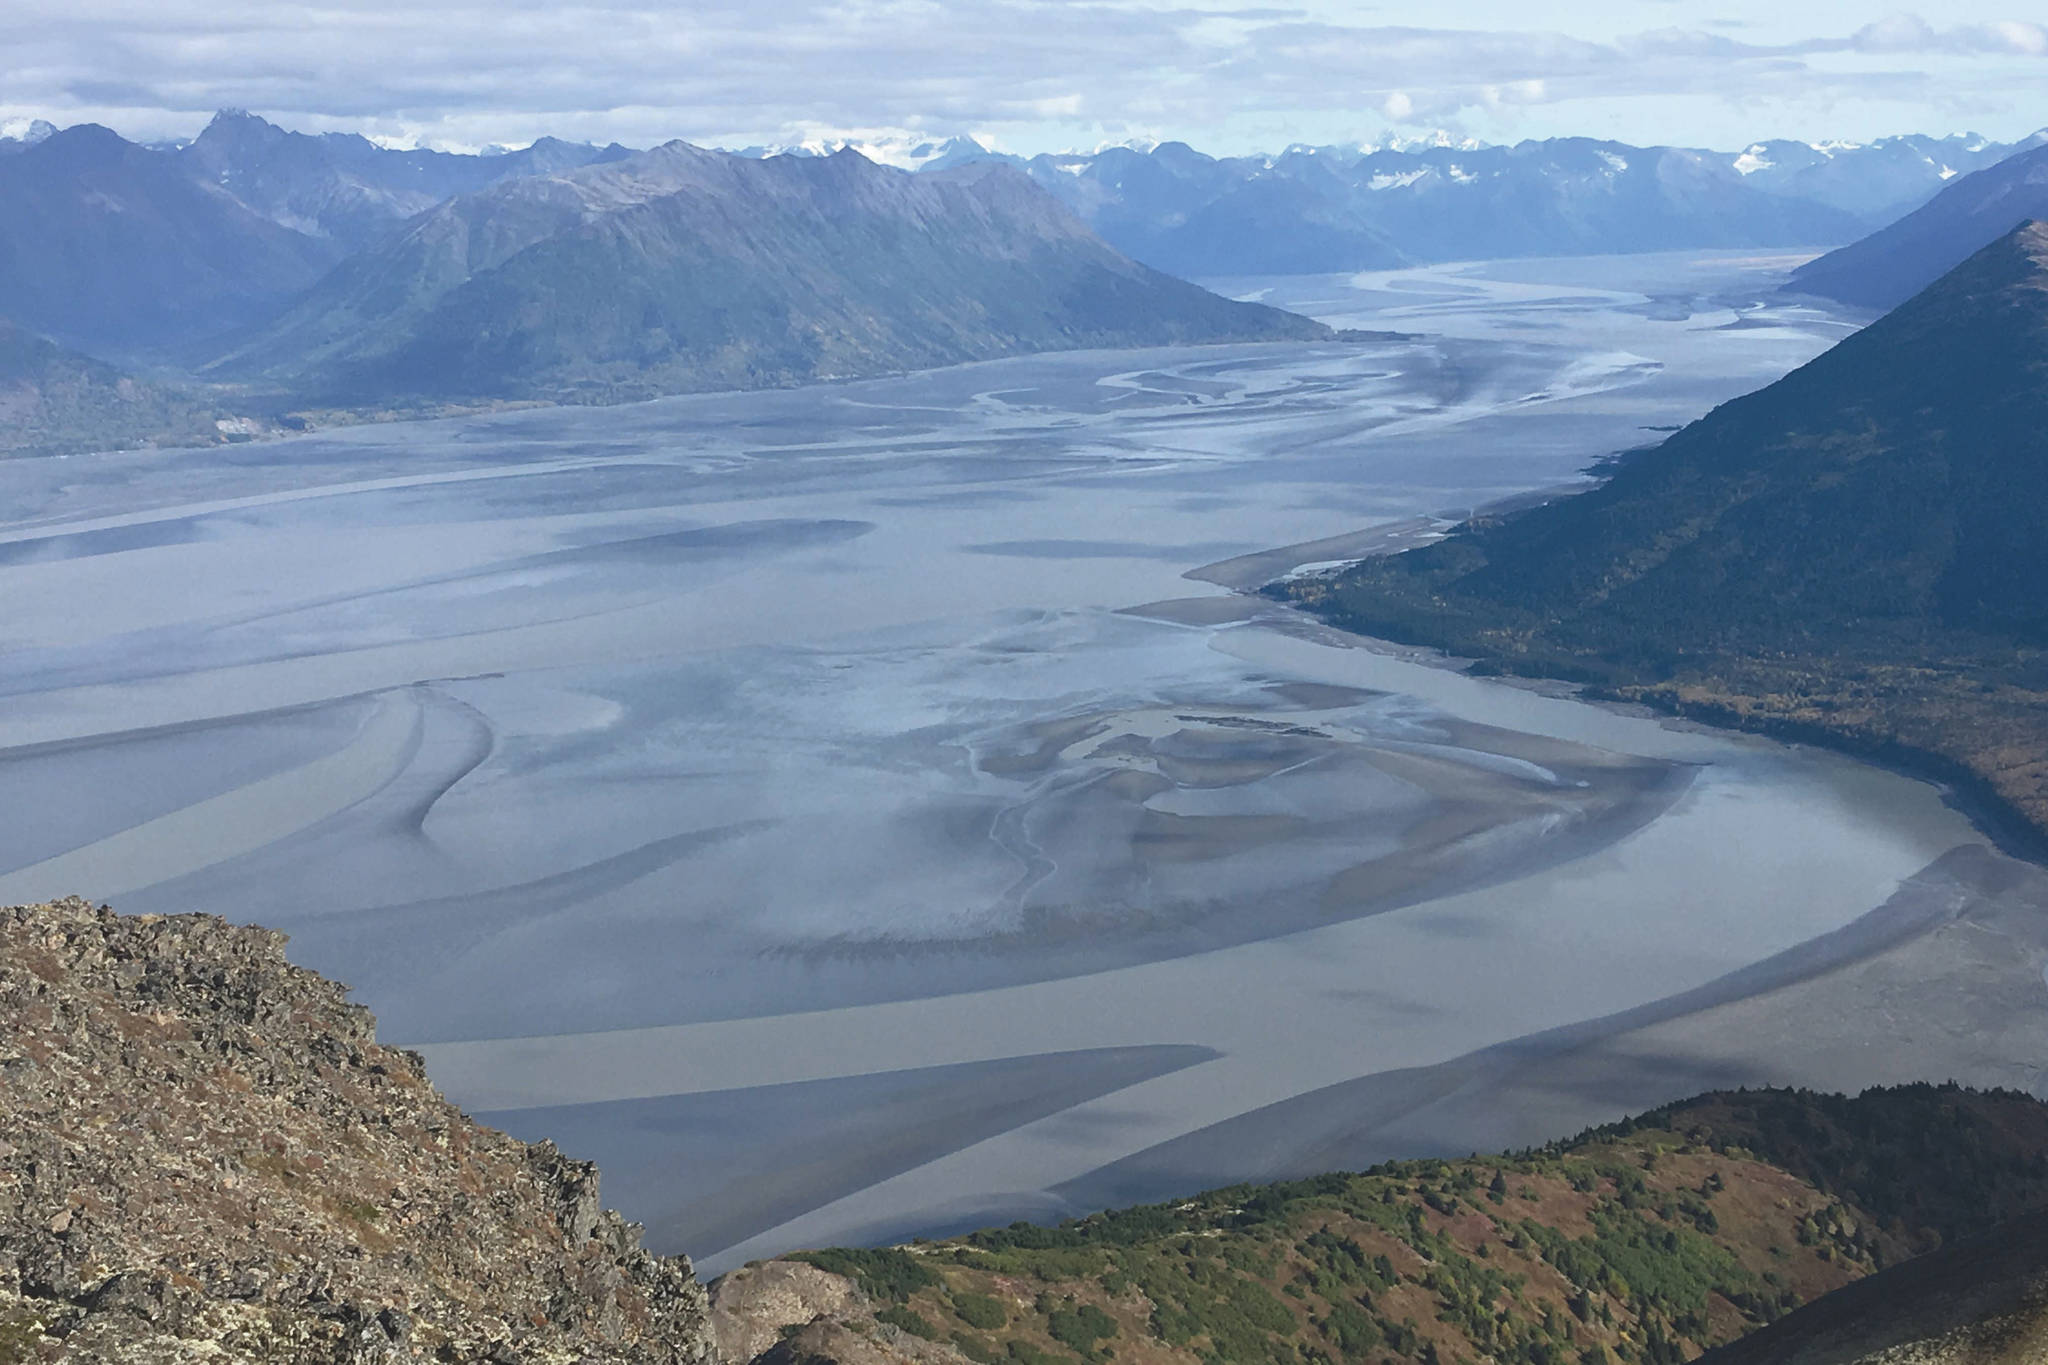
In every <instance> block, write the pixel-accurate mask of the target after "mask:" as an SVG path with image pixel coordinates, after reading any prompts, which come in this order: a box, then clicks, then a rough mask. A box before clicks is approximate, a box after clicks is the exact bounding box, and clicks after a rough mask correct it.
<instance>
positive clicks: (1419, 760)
mask: <svg viewBox="0 0 2048 1365" xmlns="http://www.w3.org/2000/svg"><path fill="white" fill-rule="evenodd" d="M1798 259H1801V258H1800V257H1793V258H1790V259H1786V258H1780V257H1774V256H1766V257H1761V258H1760V257H1758V256H1757V255H1756V254H1755V253H1718V254H1716V253H1681V254H1673V255H1664V256H1653V257H1626V258H1611V259H1586V258H1579V259H1574V260H1569V261H1560V262H1526V261H1525V262H1513V263H1501V264H1490V265H1464V266H1447V267H1434V268H1430V269H1426V270H1414V271H1393V272H1379V273H1374V274H1368V275H1357V276H1353V275H1343V276H1326V277H1288V278H1274V279H1249V280H1230V281H1220V282H1215V283H1216V285H1217V287H1218V288H1219V289H1220V290H1221V291H1222V292H1224V293H1225V294H1227V295H1231V296H1235V297H1240V298H1250V297H1254V296H1256V297H1257V298H1258V299H1259V300H1260V301H1262V302H1266V303H1269V304H1275V305H1279V306H1283V307H1289V308H1293V309H1296V310H1298V311H1301V312H1305V313H1308V314H1310V315H1311V316H1314V317H1316V318H1318V319H1320V320H1322V321H1324V322H1326V323H1328V324H1329V325H1331V326H1333V327H1342V328H1355V329H1360V330H1361V331H1363V332H1370V333H1374V334H1376V335H1377V337H1378V339H1376V340H1360V341H1305V342H1289V343H1268V344H1239V345H1229V346H1210V347H1188V348H1178V349H1158V350H1152V351H1139V352H1070V353H1064V354H1057V355H1047V356H1038V357H1028V358H1019V359H1008V360H999V361H992V362H988V363H984V364H977V365H970V366H963V367H955V368H952V369H945V370H937V371H930V372H926V373H922V374H916V375H909V376H902V377H896V378H889V379H880V380H868V381H861V382H855V383H846V384H836V385H815V386H810V387H806V388H800V389H792V390H782V391H771V392H757V393H743V394H710V395H696V396H690V397H683V398H674V399H666V400H661V401H657V402H653V403H647V404H640V405H633V406H627V407H617V408H608V409H602V410H588V409H550V410H533V411H524V412H515V413H504V414H498V415H492V416H485V417H470V418H462V419H454V420H448V421H441V422H429V423H402V424H392V425H388V426H382V427H366V428H357V429H351V430H348V431H341V432H331V433H321V434H316V435H312V436H306V437H300V438H293V439H290V440H285V441H281V442H276V443H265V444H260V445H243V446H232V447H224V448H216V449H211V450H202V451H188V452H176V453H169V452H156V453H131V454H112V455H99V456H90V457H85V456H78V457H71V458H68V459H49V460H36V461H17V462H12V463H8V464H4V465H0V492H4V495H5V502H6V505H7V506H8V507H9V508H10V509H12V515H11V516H10V519H9V520H8V521H7V523H6V524H5V525H4V526H0V585H4V587H5V590H6V592H7V594H8V600H9V602H10V608H11V610H10V612H9V613H8V616H7V619H6V621H5V624H4V627H0V629H4V632H5V646H4V652H0V695H4V696H5V698H6V708H5V713H4V717H0V746H4V748H0V765H4V766H5V768H6V770H7V774H8V777H9V780H8V781H7V782H6V784H5V786H4V788H0V790H4V792H5V794H6V798H5V799H6V800H7V802H8V803H9V807H8V809H7V811H6V813H5V814H6V819H5V822H4V828H5V830H6V833H5V836H4V837H5V841H6V842H5V844H4V846H0V893H4V894H0V900H6V901H9V902H15V901H27V900H34V899H42V898H48V897H53V896H57V895H62V894H65V893H67V892H69V891H72V890H86V889H89V890H90V891H91V892H92V894H95V895H99V896H103V897H107V898H115V897H118V903H119V904H120V906H121V908H122V909H124V910H128V911H147V910H156V909H182V908H185V907H188V906H192V905H205V906H206V907H208V908H209V909H211V910H214V911H216V912H219V913H223V914H226V915H228V916H230V917H231V918H234V919H237V920H242V921H249V922H261V923H265V924H269V925H274V926H276V927H279V928H283V929H286V930H287V931H289V932H290V933H291V934H292V936H293V947H292V953H293V956H294V960H296V961H299V962H302V963H303V964H305V965H308V966H312V967H315V968H317V969H318V970H320V971H322V972H325V973H327V974H329V975H332V976H335V977H338V978H340V979H342V980H344V981H346V982H348V983H349V984H350V985H351V986H352V987H354V989H355V991H356V996H357V998H358V999H360V1000H362V1001H363V1002H364V1003H367V1004H369V1005H371V1006H372V1007H373V1008H375V1009H376V1011H377V1012H378V1014H379V1016H380V1017H381V1018H382V1020H383V1021H384V1029H385V1033H386V1036H388V1037H389V1038H391V1039H392V1040H393V1041H394V1042H397V1043H401V1044H405V1045H408V1046H416V1047H419V1048H420V1049H421V1050H422V1051H424V1052H425V1053H426V1055H427V1056H428V1058H429V1069H430V1073H431V1074H432V1076H433V1077H434V1079H435V1080H436V1082H437V1083H438V1084H440V1085H442V1086H443V1087H444V1088H445V1089H446V1090H447V1091H448V1092H449V1093H450V1095H451V1097H452V1098H454V1099H455V1100H456V1102H458V1103H460V1104H462V1105H463V1106H464V1107H465V1108H468V1109H470V1110H472V1111H475V1112H478V1113H480V1114H481V1115H482V1116H484V1117H485V1118H486V1119H487V1120H488V1121H489V1122H491V1123H493V1124H495V1125H497V1126H500V1127H503V1128H505V1129H507V1130H509V1131H511V1132H513V1133H514V1134H515V1135H517V1136H520V1137H524V1138H529V1139H533V1138H540V1137H552V1138H554V1139H556V1140H557V1141H559V1142H561V1143H562V1144H563V1146H564V1147H565V1148H566V1149H567V1150H570V1151H572V1152H574V1153H575V1154H576V1155H579V1156H583V1157H589V1158H595V1159H597V1160H599V1161H600V1162H601V1164H602V1165H603V1167H604V1169H605V1172H606V1178H607V1190H608V1192H609V1194H610V1196H611V1198H612V1200H613V1201H614V1202H617V1203H618V1204H619V1205H620V1206H621V1207H622V1208H623V1209H624V1211H625V1212H626V1213H627V1215H628V1216H629V1217H632V1218H635V1219H638V1220H641V1221H644V1222H645V1223H647V1224H648V1227H649V1240H650V1243H651V1244H652V1245H653V1246H654V1247H655V1248H656V1249H657V1250H671V1249H685V1250H688V1251H689V1252H690V1253H691V1254H692V1255H693V1256H694V1257H695V1258H697V1260H698V1262H699V1264H700V1265H701V1266H703V1267H705V1268H706V1269H707V1270H708V1271H710V1272H714V1273H715V1272H716V1271H718V1270H720V1269H722V1268H725V1267H727V1266H730V1265H733V1264H737V1263H739V1262H740V1261H742V1260H745V1259H748V1258H750V1257H754V1256H759V1255H764V1254H773V1253H776V1252H780V1251H783V1250H787V1249H789V1248H792V1247H796V1246H803V1245H820V1244H826V1243H833V1242H846V1241H874V1240H886V1239H893V1238H897V1237H903V1236H909V1235H913V1234H921V1233H935V1232H941V1231H953V1230H959V1229H963V1228H967V1227H973V1226H980V1225H983V1224H987V1223H992V1222H1005V1221H1008V1220H1009V1219H1011V1218H1014V1217H1032V1218H1048V1217H1058V1216H1062V1215H1065V1214H1069V1213H1076V1212H1085V1211H1088V1210H1091V1209H1095V1208H1100V1207H1106V1206H1109V1205H1113V1204H1118V1203H1127V1202H1130V1201H1132V1200H1134V1199H1150V1198H1157V1197H1163V1196H1165V1195H1167V1194H1172V1193H1177V1192H1181V1191H1185V1190H1187V1189H1192V1188H1199V1187H1201V1186H1204V1185H1213V1184H1217V1183H1223V1182H1226V1181H1233V1180H1241V1179H1253V1178H1273V1177H1279V1176H1289V1175H1304V1174H1309V1173H1311V1172H1314V1171H1320V1170H1323V1169H1327V1168H1329V1167H1332V1166H1339V1165H1348V1166H1356V1165H1363V1164H1370V1163H1371V1162H1373V1161H1377V1160H1381V1159H1385V1158H1388V1157H1393V1156H1413V1155H1422V1154H1430V1153H1451V1152H1454V1153H1463V1152H1468V1151H1472V1150H1475V1149H1487V1148H1491V1147H1497V1146H1503V1145H1513V1144H1519V1143H1527V1142H1537V1141H1542V1140H1546V1139H1547V1138H1549V1137H1551V1136H1554V1135H1555V1134H1557V1133H1559V1132H1565V1131H1570V1130H1572V1129H1574V1128H1577V1127H1582V1126H1584V1125H1586V1124H1589V1123H1593V1122H1599V1121H1605V1120H1607V1119H1611V1118H1614V1117H1618V1116H1619V1115H1621V1114H1622V1113H1625V1112H1631V1111H1634V1110H1639V1109H1641V1108H1644V1107H1647V1106H1650V1105H1654V1104H1658V1103H1662V1102H1665V1101H1667V1100H1671V1099H1676V1098H1679V1097H1680V1096H1682V1095H1686V1094H1690V1093H1693V1092H1695V1091H1697V1090H1700V1089H1702V1088H1706V1087H1707V1086H1710V1085H1728V1084H1741V1083H1763V1082H1771V1083H1781V1084H1784V1083H1796V1084H1808V1085H1826V1086H1829V1087H1842V1086H1848V1087H1855V1086H1859V1085H1863V1084H1872V1083H1878V1082H1883V1081H1902V1080H1910V1079H1917V1078H1921V1077H1924V1076H1928V1075H1943V1076H1949V1075H1953V1076H1955V1077H1957V1078H1958V1079H1964V1080H1969V1081H1972V1082H1976V1083H1980V1084H2003V1085H2009V1086H2014V1087H2017V1088H2028V1087H2030V1086H2032V1085H2034V1084H2035V1083H2036V1081H2037V1079H2038V1069H2037V1066H2036V1064H2035V1063H2034V1062H2033V1061H2031V1060H2030V1059H2031V1058H2034V1057H2037V1056H2038V1055H2039V1051H2038V1043H2039V1037H2038V1035H2039V1034H2040V1032H2041V1030H2042V1028H2043V1027H2044V1025H2048V996H2044V995H2043V992H2042V988H2041V984H2040V978H2039V973H2038V966H2037V965H2030V964H2036V963H2037V962H2038V960H2039V955H2044V954H2048V945H2035V944H2033V943H2032V941H2031V940H2028V939H2025V937H2024V936H2025V935H2027V934H2029V933H2038V931H2037V930H2034V929H2033V928H2032V924H2033V919H2034V914H2033V912H2032V911H2031V910H2030V909H2029V907H2038V905H2039V904H2041V903H2042V902H2041V895H2042V893H2041V887H2040V881H2041V879H2040V877H2039V874H2037V873H2036V872H2034V871H2033V870H2032V869H2030V868H2028V867H2026V866H2025V865H2023V864H2018V863H2014V862H2012V861H2011V860H2009V859H2005V858H2003V857H2001V856H2000V855H1997V854H1995V853H1993V852H1991V851H1989V850H1988V849H1985V848H1983V847H1982V843H1983V840H1982V837H1981V836H1980V835H1979V834H1978V833H1977V832H1976V831H1975V830H1973V829H1972V827H1971V826H1970V824H1969V822H1968V821H1967V820H1966V819H1965V818H1964V817H1963V816H1962V815H1960V814H1958V813H1957V812H1956V811H1954V810H1952V809H1950V808H1948V807H1947V806H1945V805H1944V804H1943V802H1942V800H1941V797H1940V794H1939V793H1938V792H1937V791H1936V790H1935V789H1934V788H1932V787H1930V786H1927V785H1925V784H1923V783H1919V782H1915V781H1912V780H1909V779H1907V778H1904V777H1900V776H1897V775H1894V774H1891V773H1888V772H1885V771H1882V770H1879V769H1875V768H1871V767H1867V766H1863V765H1859V764H1857V763H1854V762H1852V761H1849V760H1847V759H1843V758H1840V757H1837V756H1833V755H1830V754H1826V753H1820V752H1814V751H1810V750H1805V749H1799V748H1791V747H1787V746H1783V745H1780V744H1776V743H1772V742H1770V741H1766V740H1761V739H1748V738H1742V737H1737V736H1729V735H1723V734H1717V733H1712V732H1707V731H1701V730H1697V729H1691V728H1685V727H1674V726H1671V725H1667V724H1664V723H1662V722H1659V721H1658V720H1656V719H1655V718H1653V717H1650V716H1647V715H1641V714H1632V713H1627V712H1621V711H1616V710H1612V709H1603V708H1600V707H1595V706H1591V705H1588V704H1585V703H1583V702H1579V701H1576V700H1573V699H1571V698H1569V697H1568V696H1564V695H1560V694H1554V693H1550V692H1546V691H1543V690H1540V689H1531V688H1527V687H1517V686H1510V685H1507V684H1504V683H1500V682H1493V681H1486V680H1480V679H1475V678H1470V677H1465V676H1462V675H1460V674H1458V673H1456V672H1453V671H1448V670H1446V669H1444V668H1441V667H1438V666H1436V665H1435V664H1434V663H1433V662H1432V661H1431V660H1430V659H1429V658H1427V657H1426V656H1424V655H1421V654H1419V653H1410V652H1401V651H1395V652H1381V651H1378V650H1374V649H1367V648H1362V647H1359V644H1358V642H1357V641H1356V640H1354V639H1348V638H1346V637H1342V636H1339V635H1336V634H1335V633H1333V632H1330V631H1327V630H1326V629H1324V628H1322V627H1320V626H1318V625H1316V624H1315V623H1313V622H1312V621H1310V620H1308V619H1307V618H1305V617H1302V616H1300V615H1298V614H1296V613H1294V612H1293V611H1291V610H1289V609H1287V608H1285V607H1283V606H1281V605H1279V604H1276V603H1271V602H1264V601H1261V600H1259V599H1256V598H1251V597H1245V596H1241V595H1237V594H1234V593H1232V592H1229V591H1227V590H1226V589H1225V588H1224V587H1222V586H1221V584H1222V583H1234V584H1237V585H1238V586H1242V587H1247V588H1248V587H1255V586H1257V584H1258V582H1260V581H1263V579H1264V578H1265V577H1271V576H1279V575H1280V574H1283V573H1284V572H1286V570H1287V569H1288V568H1290V567H1293V566H1295V565H1300V564H1313V563H1317V562H1321V561H1326V560H1331V559H1343V558H1349V557H1352V556H1355V555H1356V554H1357V553H1360V552H1361V551H1360V550H1359V549H1358V548H1356V547H1357V545H1358V544H1360V543H1362V542H1364V541H1370V540H1372V539H1373V538H1375V537H1378V538H1381V539H1385V538H1388V537H1393V538H1396V539H1405V540H1406V541H1407V542H1417V541H1422V540H1427V539H1428V538H1430V537H1432V536H1434V535H1436V534H1438V533H1439V532H1440V531H1441V530H1442V529H1444V528H1445V527H1447V526H1448V524H1449V519H1451V518H1456V517H1461V516H1464V515H1467V514H1469V513H1470V512H1471V511H1472V510H1474V509H1476V508H1481V507H1486V506H1490V505H1494V504H1497V503H1499V502H1501V501H1502V500H1503V499H1512V498H1517V497H1521V496H1525V495H1527V494H1529V493H1530V492H1531V491H1532V490H1544V489H1556V488H1560V487H1567V486H1576V485H1578V484H1580V483H1582V482H1583V480H1584V474H1583V470H1584V468H1585V466H1586V465H1587V464H1588V462H1589V460H1591V459H1594V458H1597V457H1599V456H1601V455H1603V454H1608V453H1613V452H1618V451H1621V450H1624V449H1628V448H1630V447H1632V446H1637V445H1641V444H1645V443H1647V442H1649V441H1653V440H1655V439H1658V437H1659V434H1660V433H1661V431H1662V430H1663V429H1665V428H1668V427H1671V426H1675V425H1678V424H1680V423H1683V422H1686V421H1689V420H1691V419H1693V418H1695V417H1698V416H1699V415H1701V414H1702V413H1704V412H1706V411H1707V410H1708V409H1710V408H1712V407H1713V406H1715V405H1716V404H1718V403H1721V402H1723V401H1725V400H1727V399H1729V398H1732V397H1734V396H1736V395H1738V394H1741V393H1744V392H1747V391H1749V390H1752V389H1755V388H1757V387H1758V386H1760V385H1762V384H1764V383H1767V382H1769V381H1770V380H1772V379H1774V378H1776V377H1777V376H1779V375H1781V374H1783V373H1784V372H1786V371H1788V370H1790V369H1792V368H1793V367H1795V366H1797V365H1799V364H1801V363H1803V362H1805V361H1806V360H1809V359H1811V358H1812V357H1813V356H1814V355H1816V354H1818V353H1819V352H1820V351H1822V350H1823V349H1825V348H1826V347H1827V346H1828V345H1829V344H1831V343H1832V342H1833V341H1835V340H1836V339H1838V338H1839V337H1841V336H1843V335H1845V334H1846V333H1848V332H1849V331H1851V330H1853V326H1854V324H1853V322H1852V321H1850V320H1847V319H1845V318H1842V317H1838V316H1836V315H1834V314H1832V313H1829V312H1827V311H1825V310H1823V309H1820V308H1817V307H1813V306H1808V305H1807V304H1804V303H1801V302H1797V301H1784V300H1779V299H1776V298H1775V297H1774V294H1773V291H1774V290H1775V289H1776V287H1777V284H1778V283H1779V282H1780V281H1781V280H1782V278H1783V275H1784V272H1785V270H1787V269H1788V268H1789V267H1790V266H1791V265H1792V264H1794V263H1796V261H1797V260H1798ZM1290 545H1295V546H1300V547H1301V548H1300V549H1299V550H1298V551H1295V552H1292V553H1291V554H1290V552H1288V551H1285V550H1276V549H1275V547H1284V546H1290ZM1333 546H1335V547H1336V548H1333ZM1346 547H1349V548H1346ZM1247 557H1251V558H1250V559H1247ZM1247 565H1255V566H1256V567H1257V572H1256V573H1252V572H1251V571H1250V569H1248V568H1247ZM1233 566H1235V567H1233ZM1247 573H1249V574H1250V576H1249V577H1246V576H1245V575H1246V574H1247ZM88 883H89V885H88ZM1999 935H2003V936H2005V937H2004V939H2003V942H2005V943H2006V944H2007V945H2010V943H2011V942H2012V941H2013V938H2014V936H2019V937H2020V938H2021V939H2022V941H2023V942H2026V943H2027V944H2028V946H2027V949H2026V951H2025V952H2024V953H2021V954H2019V955H2018V958H2017V960H2015V958H2014V956H2013V955H2012V954H2011V953H2010V952H2008V953H2006V954H2005V955H2004V956H2003V957H2001V958H1997V960H1995V961H1992V960H1988V959H1989V958H1990V957H1991V956H1993V955H1992V954H1991V953H1990V950H1989V949H1988V948H1987V947H1986V946H1985V944H1986V943H1987V942H1988V941H1989V939H1990V938H1991V937H1993V936H1999ZM1965 974H1968V976H1969V979H1970V980H1971V982H1972V987H1971V991H1970V992H1969V993H1963V994H1962V995H1960V996H1959V995H1958V993H1957V992H1956V990H1955V987H1954V982H1955V981H1956V980H1958V979H1960V978H1961V977H1962V976H1964V975H1965ZM2036 997H2041V998H2036ZM1902 1001H1903V1002H1904V1004H1902V1003H1901V1002H1902ZM797 1115H804V1116H809V1117H806V1118H805V1120H804V1121H803V1122H796V1121H795V1117H794V1116H797ZM819 1115H824V1116H827V1117H823V1118H820V1117H817V1116H819Z"/></svg>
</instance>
